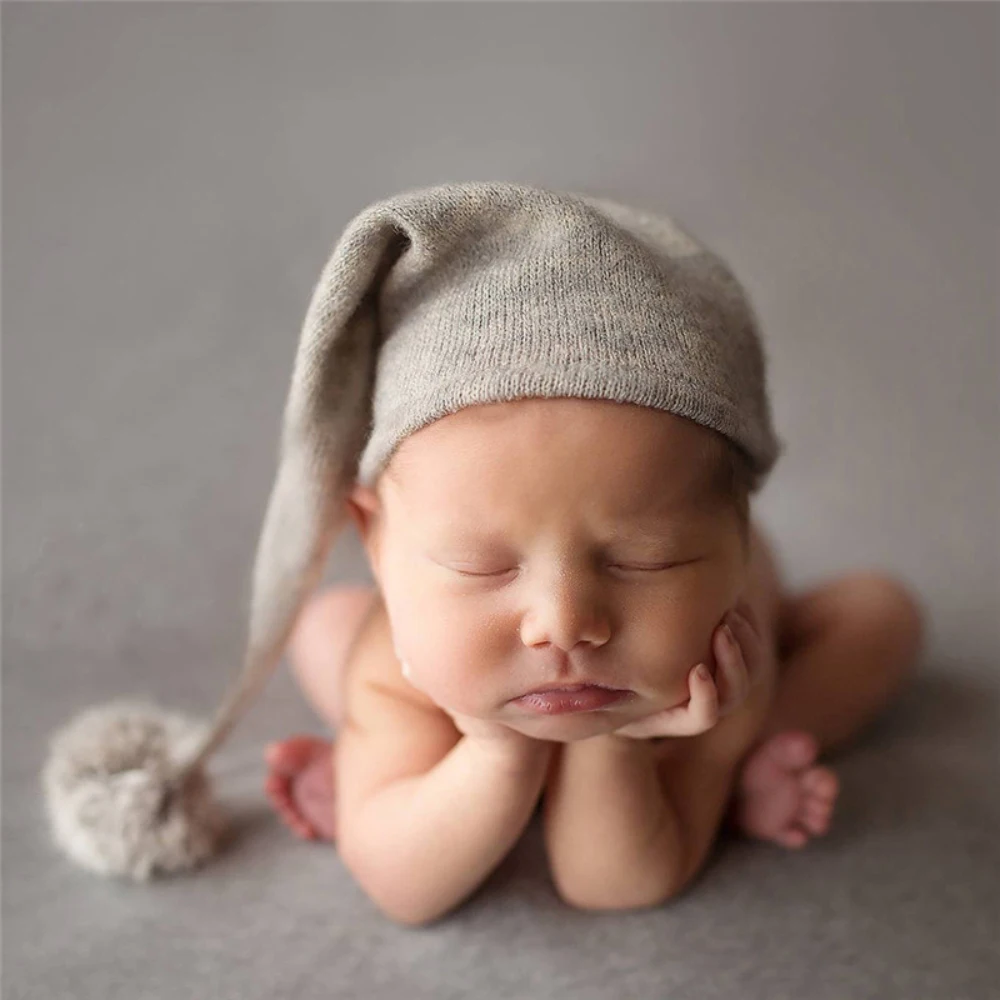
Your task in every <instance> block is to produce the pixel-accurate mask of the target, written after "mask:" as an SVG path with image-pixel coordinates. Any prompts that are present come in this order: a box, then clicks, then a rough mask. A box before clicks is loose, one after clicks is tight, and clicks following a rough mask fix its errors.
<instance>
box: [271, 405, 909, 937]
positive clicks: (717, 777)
mask: <svg viewBox="0 0 1000 1000" xmlns="http://www.w3.org/2000/svg"><path fill="white" fill-rule="evenodd" d="M749 483H750V472H749V469H748V467H747V465H746V460H745V457H744V456H743V455H742V454H741V452H740V450H739V449H737V448H735V447H733V445H732V444H731V443H730V442H729V441H728V440H727V438H726V437H724V436H723V435H722V434H719V433H718V432H716V431H715V430H713V429H711V428H709V427H706V426H702V425H701V424H699V423H696V422H694V421H693V420H690V419H687V418H685V417H683V416H679V415H677V414H674V413H669V412H664V411H663V410H659V409H655V408H652V407H647V406H641V405H634V404H631V403H620V402H616V401H613V400H609V399H581V398H524V399H517V400H508V401H503V402H496V403H488V404H483V405H473V406H467V407H465V408H463V409H460V410H458V411H457V412H453V413H449V414H447V415H445V416H443V417H440V418H439V419H437V420H435V421H433V422H431V423H429V424H427V425H426V426H424V427H422V428H420V429H419V430H417V431H416V432H415V433H412V434H410V435H409V436H408V437H406V438H405V440H403V442H402V444H401V445H400V446H399V448H398V449H397V450H396V451H395V452H394V453H393V455H392V458H391V460H390V461H389V463H388V465H387V466H386V467H385V469H384V471H383V472H382V474H381V475H380V476H379V478H378V480H377V483H376V484H375V487H374V488H368V487H362V486H360V485H358V486H356V487H355V488H354V491H353V493H352V494H351V496H350V499H349V501H348V509H349V512H350V514H351V517H352V518H353V520H354V523H355V524H356V526H357V528H358V530H359V533H360V536H361V538H362V541H363V544H364V547H365V551H366V553H367V555H368V559H369V562H370V565H371V569H372V572H373V575H374V577H375V580H376V583H377V588H375V589H374V590H372V589H369V588H358V587H353V588H351V587H343V588H333V589H332V590H328V591H326V592H323V593H320V594H319V595H318V596H316V597H314V598H313V599H312V601H311V602H310V603H309V604H308V605H307V606H306V607H305V609H304V610H303V612H302V613H301V615H300V616H299V618H298V620H297V624H296V627H295V631H294V632H293V634H292V638H291V641H290V644H289V653H290V662H291V665H292V668H293V670H294V671H295V673H296V675H297V677H298V679H299V681H300V682H301V684H302V687H303V689H304V691H305V693H306V695H307V696H308V697H309V699H310V700H311V702H312V704H313V705H314V706H315V708H316V710H317V711H318V712H319V714H320V715H321V716H322V717H323V718H324V719H325V720H326V722H327V723H328V724H329V725H330V727H331V728H334V729H336V732H337V739H336V743H335V745H331V744H330V743H329V742H327V741H325V740H321V739H318V738H314V737H309V736H297V737H292V738H290V739H288V740H285V741H284V742H281V743H277V744H274V745H272V746H271V747H269V748H268V754H267V759H268V764H269V775H268V778H267V791H268V794H269V796H270V798H271V800H272V801H273V803H274V805H275V806H276V808H277V810H278V812H279V813H280V815H281V816H282V818H283V819H284V820H285V821H286V822H287V823H288V825H289V826H290V827H291V828H292V829H293V830H294V831H295V832H296V833H297V834H298V835H300V836H302V837H306V838H324V839H330V840H335V842H336V845H337V849H338V851H339V853H340V856H341V857H342V859H343V862H344V864H345V865H346V866H347V867H348V868H349V870H350V871H351V872H352V874H353V875H354V877H355V878H356V879H357V880H358V882H359V883H360V884H361V885H362V887H363V888H364V889H365V891H366V892H367V893H368V895H369V896H370V897H371V898H372V900H373V901H374V902H375V903H376V904H377V905H378V906H379V907H380V908H381V909H382V910H383V911H384V912H385V913H386V914H387V915H388V916H390V917H391V918H393V919H395V920H397V921H400V922H402V923H406V924H422V923H426V922H429V921H432V920H434V919H436V918H438V917H440V916H442V915H443V914H445V913H447V912H448V911H450V910H452V909H453V908H454V907H456V906H457V905H458V904H459V903H460V902H462V901H463V900H464V899H466V898H467V897H468V896H469V895H470V894H471V893H472V892H473V891H474V890H475V889H476V888H477V887H478V886H479V885H481V884H482V882H483V881H484V880H485V879H486V877H487V876H488V875H489V873H490V872H491V871H492V870H493V869H494V868H495V867H496V865H497V864H498V863H499V862H500V860H501V859H502V858H503V857H504V856H505V855H506V854H507V853H508V851H509V850H510V849H511V847H512V846H513V844H514V843H515V842H516V841H517V839H518V838H519V836H520V835H521V833H522V831H523V830H524V828H525V826H526V824H527V823H528V821H529V819H530V817H531V816H532V814H533V812H534V810H535V808H536V806H537V805H538V804H539V803H540V802H541V803H542V804H543V822H544V829H545V842H546V846H547V851H548V856H549V860H550V865H551V872H552V877H553V881H554V884H555V887H556V890H557V891H558V893H559V895H560V896H561V897H562V898H563V899H564V900H565V901H566V902H568V903H570V904H572V905H574V906H579V907H584V908H588V909H623V908H633V907H642V906H650V905H656V904H659V903H661V902H663V901H665V900H667V899H670V898H671V897H673V896H675V895H676V894H677V893H678V892H680V891H682V890H683V889H684V888H685V887H686V886H687V885H688V884H689V883H690V882H691V880H692V879H693V877H694V876H695V875H696V874H697V872H698V871H699V870H701V869H702V868H703V866H704V864H705V862H706V859H707V857H708V855H709V852H710V849H711V847H712V845H713V842H714V840H715V838H716V836H717V834H718V833H719V831H720V828H721V827H722V825H723V823H724V822H725V821H726V820H729V821H730V822H731V823H732V824H733V826H734V827H735V828H737V829H739V830H741V831H743V832H744V833H746V834H748V835H750V836H753V837H758V838H761V839H764V840H768V841H772V842H774V843H776V844H779V845H781V846H784V847H788V848H800V847H802V846H803V845H805V844H806V843H807V841H808V840H809V838H810V837H813V836H818V835H822V834H823V833H825V832H826V831H827V829H828V827H829V824H830V818H831V813H832V810H833V807H834V802H835V799H836V796H837V790H838V782H837V778H836V776H835V774H834V773H833V772H832V771H831V770H829V769H828V768H827V767H823V766H820V765H819V764H818V763H817V759H818V757H819V756H820V755H821V754H823V753H825V752H827V751H829V750H831V749H833V748H835V747H838V746H840V745H841V744H842V743H843V742H844V741H846V740H848V739H849V738H850V737H852V736H853V735H854V734H855V733H857V732H858V731H859V730H860V729H861V727H863V726H864V725H865V723H867V722H868V721H869V720H871V719H872V718H873V717H874V716H875V714H876V713H877V712H878V711H879V709H880V708H882V707H883V706H884V705H885V704H886V703H887V701H888V700H889V699H890V698H891V696H892V695H893V694H894V692H896V690H897V689H898V688H899V687H900V685H901V683H902V682H903V681H904V679H905V677H906V675H907V673H908V671H909V670H910V669H911V667H912V665H913V663H914V661H915V659H916V655H917V652H918V648H919V643H920V636H921V614H920V610H919V607H918V605H917V602H916V601H915V599H914V598H913V596H912V595H911V594H910V593H909V591H908V590H907V589H906V588H905V587H903V586H902V585H901V584H899V583H897V582H895V581H894V580H892V579H890V578H888V577H886V576H884V575H881V574H877V573H870V572H866V573H856V574H852V575H849V576H843V577H840V578H838V579H836V580H833V581H830V582H827V583H824V584H823V585H820V586H817V587H815V588H813V589H810V590H808V591H806V592H804V593H801V594H789V593H788V592H787V591H786V590H785V588H784V586H783V584H782V581H781V579H780V577H779V573H778V569H777V567H776V564H775V559H774V556H773V554H772V552H771V551H770V548H769V546H768V544H767V542H766V541H765V539H764V537H763V536H762V534H761V532H760V530H759V528H758V527H757V526H756V525H755V523H754V522H753V520H752V517H751V512H750V488H749Z"/></svg>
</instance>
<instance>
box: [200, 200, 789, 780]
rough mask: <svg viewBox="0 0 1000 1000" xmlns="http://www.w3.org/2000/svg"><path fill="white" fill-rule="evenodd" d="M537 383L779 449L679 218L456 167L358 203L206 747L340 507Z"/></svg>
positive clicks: (238, 702)
mask: <svg viewBox="0 0 1000 1000" xmlns="http://www.w3.org/2000/svg"><path fill="white" fill-rule="evenodd" d="M528 396H546V397H559V396H578V397H584V398H590V399H607V400H616V401H619V402H625V403H634V404H638V405H641V406H650V407H655V408H657V409H660V410H664V411H668V412H671V413H675V414H678V415H680V416H683V417H688V418H690V419H691V420H693V421H696V422H697V423H699V424H702V425H704V426H706V427H711V428H714V429H715V430H716V431H718V432H720V433H721V434H723V435H725V436H726V437H727V438H729V439H730V440H731V441H732V442H734V443H735V444H736V445H738V446H739V447H740V448H742V449H743V450H744V451H745V452H746V454H747V455H748V456H749V458H750V460H751V462H752V465H753V469H754V472H755V474H756V477H757V478H756V482H755V484H754V489H758V488H759V487H760V485H761V484H762V483H763V480H764V478H765V477H766V476H767V475H768V474H769V472H770V471H771V468H772V467H773V465H774V463H775V461H776V460H777V458H778V456H779V454H780V453H781V451H782V450H783V445H782V443H781V441H780V440H779V439H778V438H777V437H776V435H775V432H774V429H773V428H772V425H771V414H770V408H769V402H768V396H767V391H766V377H765V357H764V354H763V351H762V346H761V342H760V337H759V333H758V329H757V323H756V321H755V317H754V314H753V311H752V309H751V306H750V304H749V302H748V301H747V298H746V296H745V294H744V292H743V290H742V288H741V286H740V285H739V283H738V282H737V280H736V279H735V278H734V277H733V275H732V274H731V273H730V271H729V270H728V268H727V267H726V265H725V264H724V263H723V261H722V260H721V259H720V258H719V257H717V256H716V255H715V254H713V253H712V252H710V251H709V250H707V249H706V248H705V247H703V246H702V245H701V244H699V243H698V242H697V241H696V240H695V239H694V238H693V237H692V236H690V235H689V234H688V233H686V232H684V231H683V230H682V229H681V228H680V227H679V226H678V225H677V224H676V223H675V222H674V221H672V220H671V219H670V218H668V217H666V216H663V215H653V214H650V213H644V212H640V211H637V210H635V209H632V208H629V207H627V206H624V205H620V204H617V203H615V202H612V201H609V200H606V199H600V198H595V197H589V196H585V195H574V194H568V193H564V192H559V191H553V190H546V189H541V188H535V187H528V186H525V185H517V184H507V183H468V184H444V185H440V186H437V187H431V188H423V189H418V190H413V191H408V192H404V193H402V194H399V195H396V196H394V197H390V198H387V199H385V200H383V201H380V202H377V203H375V204H374V205H371V206H369V207H368V208H366V209H364V211H362V212H361V213H360V214H358V215H357V216H356V217H355V218H354V219H353V220H352V221H351V222H350V223H349V224H348V226H347V228H346V230H345V231H344V233H343V234H342V236H341V238H340V240H339V241H338V242H337V244H336V246H335V247H334V249H333V253H332V255H331V257H330V259H329V261H328V262H327V264H326V266H325V268H324V269H323V272H322V274H321V276H320V279H319V281H318V283H317V285H316V287H315V289H314V292H313V295H312V299H311V301H310V304H309V308H308V311H307V314H306V317H305V322H304V325H303V329H302V334H301V338H300V341H299V347H298V353H297V356H296V359H295V366H294V370H293V373H292V381H291V388H290V391H289V395H288V400H287V403H286V406H285V414H284V425H283V432H282V442H281V457H280V464H279V468H278V472H277V477H276V480H275V483H274V487H273V490H272V493H271V497H270V502H269V504H268V509H267V513H266V516H265V519H264V525H263V529H262V532H261V538H260V541H259V544H258V549H257V557H256V562H255V566H254V577H253V593H252V599H251V608H250V628H249V641H248V648H247V654H246V660H245V663H244V670H243V673H242V675H241V677H240V678H239V680H238V681H237V684H236V685H235V687H234V688H233V690H232V692H231V694H230V696H229V698H228V700H227V703H226V705H225V706H224V707H223V709H222V710H221V711H220V713H219V715H218V716H217V719H216V724H215V726H214V729H213V732H212V734H211V736H210V737H209V738H208V740H206V743H205V746H204V747H203V748H202V750H201V752H200V753H199V755H198V757H197V758H196V760H195V761H194V765H197V764H199V763H200V762H201V761H203V760H204V759H205V758H206V757H207V756H208V755H209V754H210V753H211V752H212V750H213V749H214V748H215V747H216V746H217V745H218V744H219V743H220V742H221V741H222V739H223V738H224V737H225V735H226V733H227V732H228V730H229V729H230V728H231V727H232V725H233V724H234V723H235V721H236V719H237V717H238V716H239V714H241V713H242V711H243V710H244V709H245V708H246V707H247V705H248V704H249V703H250V701H251V700H252V698H253V697H254V695H255V693H256V691H257V690H259V688H260V686H261V685H262V684H263V682H264V680H265V678H266V676H267V674H268V673H269V671H270V669H271V667H273V665H274V664H275V663H276V662H277V661H278V659H279V658H280V656H281V654H282V651H283V649H284V647H285V645H286V643H287V640H288V637H289V635H290V632H291V629H292V626H293V625H294V622H295V619H296V617H297V615H298V611H299V610H300V608H301V606H302V604H303V603H304V601H305V599H306V598H307V597H308V594H309V592H310V591H311V590H312V589H313V588H314V587H315V586H316V585H317V583H318V582H319V579H320V577H321V576H322V573H323V570H324V563H325V560H326V556H327V554H328V552H329V549H330V547H331V546H332V544H333V541H334V540H335V537H336V535H337V533H338V532H339V531H340V529H341V527H342V526H343V525H344V523H345V521H346V519H347V514H346V509H345V500H346V498H347V494H348V492H349V490H350V489H351V487H352V485H353V483H354V481H355V480H356V479H357V480H358V481H360V482H361V483H363V484H365V485H369V486H371V485H374V483H375V481H376V478H377V476H378V475H379V473H380V472H381V471H382V470H383V469H384V467H385V465H386V463H387V462H388V460H389V459H390V457H391V455H392V453H393V451H394V450H395V449H396V447H397V446H398V445H399V444H400V442H401V441H403V440H404V439H405V438H406V437H407V436H408V435H410V434H412V433H414V432H415V431H416V430H419V429H420V428H421V427H423V426H425V425H427V424H429V423H431V422H432V421H434V420H436V419H438V418H439V417H441V416H444V415H445V414H448V413H452V412H454V411H456V410H459V409H461V408H463V407H467V406H474V405H476V404H481V403H490V402H500V401H505V400H512V399H519V398H523V397H528Z"/></svg>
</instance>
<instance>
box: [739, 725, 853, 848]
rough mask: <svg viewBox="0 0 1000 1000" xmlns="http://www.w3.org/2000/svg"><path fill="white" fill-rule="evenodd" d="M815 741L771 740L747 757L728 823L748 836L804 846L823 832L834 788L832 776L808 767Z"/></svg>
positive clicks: (801, 737)
mask: <svg viewBox="0 0 1000 1000" xmlns="http://www.w3.org/2000/svg"><path fill="white" fill-rule="evenodd" d="M818 749H819V748H818V745H817V743H816V738H815V737H814V736H812V735H811V734H809V733H806V732H799V731H794V732H785V733H778V734H777V735H775V736H772V737H771V738H770V739H769V740H767V741H766V742H765V743H763V744H761V745H760V746H759V747H758V748H757V749H756V750H755V751H754V752H753V753H752V754H751V755H750V757H749V758H748V759H747V761H746V763H745V764H744V765H743V770H742V772H741V774H740V777H739V780H738V782H737V791H736V800H735V803H734V808H733V819H734V820H735V822H736V825H737V826H738V827H739V828H740V829H741V830H743V831H744V832H745V833H748V834H750V836H751V837H759V838H760V839H761V840H771V841H774V843H776V844H780V845H781V846H783V847H804V846H805V844H806V843H807V842H808V841H809V839H810V837H813V836H819V835H821V834H824V833H826V831H827V830H828V829H829V827H830V817H831V815H832V813H833V804H834V802H835V801H836V799H837V793H838V791H839V790H840V782H839V781H838V780H837V775H836V774H834V773H833V771H831V770H830V769H829V768H827V767H813V766H812V764H813V762H814V761H815V760H816V755H817V752H818Z"/></svg>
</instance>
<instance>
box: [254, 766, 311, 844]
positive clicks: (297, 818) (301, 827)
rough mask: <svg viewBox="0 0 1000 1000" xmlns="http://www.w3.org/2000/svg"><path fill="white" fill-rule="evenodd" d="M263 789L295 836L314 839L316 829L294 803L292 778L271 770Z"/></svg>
mask: <svg viewBox="0 0 1000 1000" xmlns="http://www.w3.org/2000/svg"><path fill="white" fill-rule="evenodd" d="M264 791H265V792H266V793H267V797H268V799H269V800H270V802H271V805H272V806H273V807H274V810H275V812H277V814H278V816H279V817H280V818H281V820H282V822H283V823H284V824H285V825H286V826H288V827H289V828H290V829H291V830H292V832H293V833H295V834H296V836H299V837H301V838H303V839H304V840H314V839H315V838H316V831H315V830H314V829H313V828H312V826H311V824H310V823H308V822H307V821H306V820H305V819H304V818H303V816H302V815H301V813H300V812H299V808H298V806H297V805H296V803H295V799H294V798H293V795H292V779H290V778H288V777H286V776H285V775H283V774H279V773H274V772H272V773H271V774H269V775H268V776H267V780H266V781H265V782H264Z"/></svg>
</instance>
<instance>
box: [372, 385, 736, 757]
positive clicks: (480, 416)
mask: <svg viewBox="0 0 1000 1000" xmlns="http://www.w3.org/2000/svg"><path fill="white" fill-rule="evenodd" d="M711 433H712V432H710V431H707V430H705V429H704V428H702V427H699V426H698V425H696V424H694V423H692V422H690V421H687V420H684V419H683V418H680V417H676V416H673V415H672V414H668V413H663V412H660V411H655V410H652V409H649V408H646V407H639V406H632V405H625V404H617V403H613V402H610V401H605V400H601V401H594V400H582V399H562V398H560V399H529V400H518V401H515V402H509V403H500V404H490V405H488V406H479V407H473V408H470V409H465V410H461V411H459V412H458V413H455V414H451V415H449V416H447V417H444V418H443V419H441V420H438V421H436V422H435V423H433V424H431V425H429V426H427V427H425V428H423V429H421V430H420V431H418V432H417V433H415V434H413V435H411V436H410V437H409V438H407V439H406V440H405V441H404V442H403V444H402V445H401V447H400V448H399V450H398V451H397V453H396V455H395V456H394V457H393V460H392V465H391V468H392V471H393V475H394V476H398V478H399V483H398V484H396V483H394V482H393V481H392V480H385V481H384V487H385V489H384V494H383V498H382V501H381V502H380V501H379V500H378V498H377V497H375V494H374V493H373V492H372V491H365V490H362V489H361V488H359V489H358V490H356V492H355V501H354V503H352V507H353V508H354V509H355V510H357V509H358V508H357V507H356V506H355V504H358V503H360V504H361V505H362V506H364V507H366V508H367V516H364V515H363V516H362V518H360V519H359V518H357V516H356V519H357V520H358V523H359V528H361V533H362V539H363V541H364V544H365V547H366V550H367V552H368V556H369V560H370V562H371V565H372V569H373V572H374V574H375V576H376V579H377V581H378V583H379V586H380V588H381V591H382V595H383V599H384V601H385V605H386V610H387V613H388V616H389V620H390V623H391V627H392V632H393V637H394V640H395V645H396V650H397V653H398V655H399V656H400V658H401V659H402V660H404V661H405V662H406V663H407V664H408V667H409V670H410V679H411V680H412V682H413V683H414V684H415V685H416V686H417V687H418V688H420V689H421V690H423V691H424V692H426V693H427V694H428V695H429V696H430V697H431V698H432V699H433V700H434V701H435V702H437V703H438V704H439V705H441V706H442V707H443V708H445V709H446V710H452V711H455V712H458V713H462V714H464V715H472V716H476V717H479V718H484V719H490V720H493V721H498V722H503V723H506V724H507V725H509V726H511V727H513V728H515V729H517V730H519V731H521V732H523V733H526V734H528V735H530V736H534V737H537V738H539V739H548V740H559V741H567V740H576V739H583V738H586V737H589V736H594V735H598V734H600V733H606V732H610V731H611V730H613V729H616V728H618V727H619V726H621V725H624V724H625V723H626V722H629V721H632V720H634V719H638V718H641V717H643V716H646V715H649V714H650V713H652V712H656V711H659V710H660V709H663V708H667V707H670V706H673V705H678V704H681V703H682V702H684V701H685V700H686V698H687V696H688V694H687V675H688V672H689V671H690V670H691V668H692V667H693V666H694V665H695V664H696V663H698V662H700V661H705V662H709V661H710V657H711V652H710V646H711V636H712V632H713V630H714V628H715V626H716V625H717V624H718V622H719V621H720V619H721V618H722V616H723V615H724V614H725V612H726V610H727V609H728V608H729V607H731V606H732V605H733V603H734V602H735V600H736V598H737V597H738V596H739V594H740V592H741V590H742V588H743V583H744V574H745V568H746V564H745V559H744V553H743V549H742V545H741V540H740V534H739V527H738V523H737V520H736V515H735V513H733V512H730V511H729V510H728V509H725V508H722V507H719V506H716V507H711V506H709V505H708V504H707V503H706V502H705V501H704V499H703V498H702V496H701V493H702V487H703V485H704V484H705V475H704V473H705V471H706V467H707V466H706V458H705V448H706V445H707V444H710V438H711ZM570 685H593V686H595V687H594V688H591V689H588V690H586V691H584V692H582V693H579V692H578V693H577V694H576V695H573V694H569V695H567V694H566V693H565V692H563V694H562V695H558V694H557V695H537V694H536V695H535V696H533V697H528V698H525V697H524V696H525V695H528V694H530V693H531V692H537V691H538V690H539V689H551V688H558V687H566V686H570ZM598 686H600V687H608V688H612V689H615V691H612V692H610V693H608V692H605V693H604V694H602V693H601V692H600V691H599V690H596V688H597V687H598ZM610 699H614V700H610ZM598 703H603V704H602V706H601V707H594V706H595V705H597V704H598Z"/></svg>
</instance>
